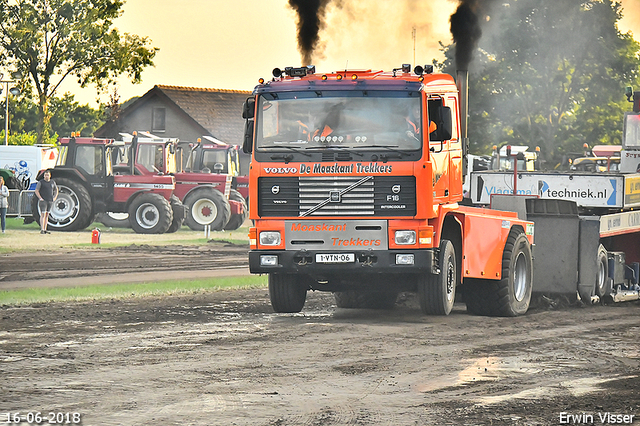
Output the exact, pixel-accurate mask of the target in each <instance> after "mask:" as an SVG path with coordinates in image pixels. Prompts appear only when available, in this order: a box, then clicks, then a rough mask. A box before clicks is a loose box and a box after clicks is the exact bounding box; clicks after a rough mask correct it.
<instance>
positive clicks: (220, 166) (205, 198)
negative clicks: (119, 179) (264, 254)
mask: <svg viewBox="0 0 640 426" xmlns="http://www.w3.org/2000/svg"><path fill="white" fill-rule="evenodd" d="M122 136H123V141H124V144H125V146H129V145H130V144H131V145H133V144H134V143H135V146H136V148H135V152H136V155H135V164H136V170H135V172H136V173H137V174H153V173H158V172H160V173H165V174H171V175H173V176H174V177H175V180H176V187H175V192H174V194H175V196H177V197H178V199H180V200H182V203H183V204H184V206H185V207H187V211H188V212H187V214H186V217H185V223H186V224H187V225H188V226H189V227H190V228H191V229H193V230H196V231H201V230H203V229H204V227H205V226H207V225H209V226H210V229H211V230H214V231H219V230H222V229H224V230H234V229H237V228H239V227H240V226H241V225H242V224H243V223H244V221H245V220H246V219H247V217H248V214H249V213H248V208H247V206H246V202H245V199H244V197H243V196H242V194H241V193H240V192H238V191H237V190H236V189H233V188H232V186H233V181H234V177H233V176H232V175H233V174H236V173H237V171H236V170H237V164H238V162H237V148H236V147H233V146H230V145H226V144H224V146H222V145H220V147H219V148H215V149H211V148H210V147H209V146H206V145H203V144H202V143H200V142H198V143H197V144H195V145H194V144H188V143H180V144H179V143H178V140H177V139H167V138H159V137H157V136H154V135H152V134H150V133H146V132H139V135H138V134H137V135H135V136H134V135H129V134H123V135H122ZM216 146H217V145H216ZM187 150H188V151H187ZM185 151H186V153H185ZM129 152H130V149H127V150H123V152H122V153H121V155H122V157H121V158H120V161H127V162H128V161H129V160H128V158H129V157H130V154H129ZM233 153H235V154H236V156H235V158H236V160H232V154H233ZM185 154H186V155H185ZM183 166H186V167H185V169H183ZM115 167H116V169H119V168H122V167H123V166H122V165H116V166H115ZM244 188H245V191H246V190H247V189H248V184H247V183H246V182H245V186H244Z"/></svg>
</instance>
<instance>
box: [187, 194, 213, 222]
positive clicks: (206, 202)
mask: <svg viewBox="0 0 640 426" xmlns="http://www.w3.org/2000/svg"><path fill="white" fill-rule="evenodd" d="M191 216H192V217H193V220H194V221H196V223H198V224H199V225H209V224H211V223H212V222H213V221H214V220H215V218H216V217H217V216H218V207H217V206H216V204H215V203H214V202H213V201H211V200H210V199H208V198H200V199H199V200H198V201H196V202H195V203H193V206H192V207H191Z"/></svg>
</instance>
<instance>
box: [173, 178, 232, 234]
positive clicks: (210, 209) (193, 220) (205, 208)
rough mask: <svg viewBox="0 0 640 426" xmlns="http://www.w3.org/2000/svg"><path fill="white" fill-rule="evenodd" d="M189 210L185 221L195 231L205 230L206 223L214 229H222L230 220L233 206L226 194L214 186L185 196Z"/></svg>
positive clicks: (185, 203) (185, 202)
mask: <svg viewBox="0 0 640 426" xmlns="http://www.w3.org/2000/svg"><path fill="white" fill-rule="evenodd" d="M184 205H185V206H187V208H188V209H189V212H188V213H187V217H186V218H185V222H186V223H187V226H189V228H191V229H193V230H194V231H202V230H204V227H205V225H209V226H211V230H212V231H220V230H222V229H223V228H224V226H225V225H226V224H227V222H229V217H230V216H231V207H230V206H229V202H228V201H227V199H226V198H224V195H223V194H222V193H221V192H220V191H217V190H215V189H213V188H202V189H198V190H196V191H194V192H192V193H191V194H189V195H187V196H186V197H185V198H184Z"/></svg>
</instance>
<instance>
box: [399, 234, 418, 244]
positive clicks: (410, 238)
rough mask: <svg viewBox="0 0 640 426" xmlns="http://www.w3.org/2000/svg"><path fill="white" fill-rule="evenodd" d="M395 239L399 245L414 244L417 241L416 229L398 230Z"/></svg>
mask: <svg viewBox="0 0 640 426" xmlns="http://www.w3.org/2000/svg"><path fill="white" fill-rule="evenodd" d="M395 241H396V244H398V245H403V246H407V245H412V244H415V243H416V231H396V233H395Z"/></svg>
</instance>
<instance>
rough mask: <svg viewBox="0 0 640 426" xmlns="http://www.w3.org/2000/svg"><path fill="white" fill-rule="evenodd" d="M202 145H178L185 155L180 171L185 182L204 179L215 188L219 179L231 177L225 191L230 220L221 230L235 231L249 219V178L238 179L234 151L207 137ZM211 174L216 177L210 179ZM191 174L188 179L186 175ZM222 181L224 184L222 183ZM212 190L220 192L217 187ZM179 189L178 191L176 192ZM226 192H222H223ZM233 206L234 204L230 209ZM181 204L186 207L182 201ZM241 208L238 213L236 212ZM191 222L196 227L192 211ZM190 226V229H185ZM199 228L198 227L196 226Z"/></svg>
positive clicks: (218, 186)
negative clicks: (227, 189)
mask: <svg viewBox="0 0 640 426" xmlns="http://www.w3.org/2000/svg"><path fill="white" fill-rule="evenodd" d="M204 139H205V141H202V140H201V139H198V142H197V143H196V144H192V143H188V142H180V143H178V147H179V150H182V152H188V153H189V154H188V155H184V154H183V170H184V172H185V175H184V177H185V179H187V178H188V177H189V176H191V177H193V176H195V175H198V179H200V180H201V179H202V178H203V176H200V175H204V176H206V177H207V178H208V180H210V181H212V183H213V184H215V182H216V181H218V182H219V181H221V179H220V177H221V176H226V177H227V179H228V177H231V189H230V191H229V197H228V198H229V201H230V203H231V209H232V213H231V217H230V219H229V222H227V224H226V225H225V226H224V229H225V230H233V229H238V228H239V227H240V226H242V224H243V223H244V222H245V220H246V219H247V218H248V216H249V208H248V206H249V177H248V176H240V175H239V173H240V162H239V158H238V147H237V146H235V145H229V144H226V143H224V142H221V141H219V140H218V139H215V138H213V137H210V136H204ZM210 173H213V174H214V175H217V176H218V177H217V178H216V177H212V176H210V175H209V174H210ZM187 174H192V175H187ZM227 179H225V184H226V180H227ZM215 188H218V189H220V190H221V189H222V186H221V185H216V186H215ZM180 190H181V189H180V188H178V191H180ZM224 192H226V190H225V191H224ZM234 202H236V203H237V204H236V205H234ZM185 204H187V205H188V203H187V202H186V201H185ZM240 207H242V210H240ZM190 216H191V219H193V220H194V222H196V223H198V222H199V221H198V219H197V217H198V216H201V213H198V212H197V211H196V210H192V211H191V215H190ZM189 226H191V225H189ZM198 226H199V225H198Z"/></svg>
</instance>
